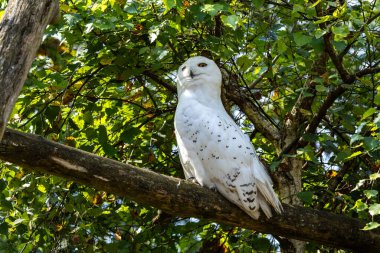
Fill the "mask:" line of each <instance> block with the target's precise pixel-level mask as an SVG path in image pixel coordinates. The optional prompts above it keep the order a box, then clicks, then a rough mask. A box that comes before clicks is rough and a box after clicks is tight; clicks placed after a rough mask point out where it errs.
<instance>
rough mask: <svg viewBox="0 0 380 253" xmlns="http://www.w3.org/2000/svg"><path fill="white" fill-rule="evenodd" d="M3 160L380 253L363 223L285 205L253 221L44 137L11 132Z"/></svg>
mask: <svg viewBox="0 0 380 253" xmlns="http://www.w3.org/2000/svg"><path fill="white" fill-rule="evenodd" d="M0 159H2V160H4V161H8V162H12V163H14V164H17V165H20V166H22V167H25V168H29V169H31V170H35V171H39V172H43V173H47V174H53V175H57V176H60V177H64V178H67V179H70V180H73V181H76V182H79V183H83V184H86V185H89V186H92V187H95V188H97V189H99V190H105V191H108V192H112V193H115V194H118V195H120V196H126V197H128V198H130V199H131V200H134V201H136V202H139V203H141V204H145V205H151V206H154V207H157V208H160V209H162V210H163V211H165V212H167V213H170V214H173V215H177V216H182V217H188V216H192V217H199V218H204V219H208V220H212V221H215V222H219V223H224V224H228V225H232V226H239V227H245V228H248V229H253V230H256V231H260V232H263V233H272V234H276V235H279V236H286V237H290V238H296V239H300V240H307V241H314V242H317V243H321V244H325V245H330V246H333V247H337V248H349V249H353V250H360V251H361V252H378V249H379V248H380V229H377V230H372V231H363V230H361V228H363V227H364V222H363V221H361V220H358V219H353V218H350V217H346V216H344V215H337V214H333V213H328V212H323V211H318V210H313V209H310V208H304V207H293V206H290V205H284V209H285V212H284V214H283V215H276V216H274V217H273V218H271V219H269V220H267V219H266V218H265V217H264V216H262V218H261V219H260V220H258V221H256V220H253V219H251V218H250V217H249V216H248V215H246V214H245V213H244V212H243V211H241V210H240V209H239V208H237V207H236V206H234V205H233V204H231V203H230V202H228V201H227V200H226V199H224V198H223V197H222V196H221V195H219V194H218V193H216V192H213V191H211V190H209V189H206V188H202V187H200V186H198V185H196V184H193V183H191V182H187V181H184V180H180V179H178V178H173V177H168V176H164V175H160V174H157V173H154V172H152V171H149V170H147V169H140V168H137V167H134V166H131V165H128V164H124V163H120V162H117V161H114V160H111V159H108V158H103V157H99V156H96V155H94V154H90V153H87V152H84V151H81V150H77V149H74V148H71V147H67V146H64V145H61V144H57V143H55V142H52V141H48V140H45V139H43V138H42V137H39V136H36V135H32V134H25V133H21V132H18V131H15V130H9V129H7V130H6V132H5V135H4V138H3V140H2V142H1V143H0Z"/></svg>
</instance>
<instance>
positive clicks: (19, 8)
mask: <svg viewBox="0 0 380 253" xmlns="http://www.w3.org/2000/svg"><path fill="white" fill-rule="evenodd" d="M58 13H59V2H58V0H10V1H9V2H8V6H7V8H6V9H5V13H4V16H3V18H2V20H1V23H0V56H1V58H0V98H1V99H0V140H1V138H2V136H3V134H4V131H5V128H6V124H7V122H8V119H9V116H10V114H11V112H12V110H13V107H14V104H15V103H16V100H17V97H18V95H19V93H20V91H21V89H22V87H23V85H24V82H25V79H26V77H27V74H28V71H29V69H30V67H31V65H32V62H33V59H34V57H35V55H36V51H37V49H38V47H39V45H40V43H41V40H42V36H43V32H44V30H45V28H46V26H47V25H48V23H49V22H51V21H52V19H53V18H55V17H56V16H57V15H58Z"/></svg>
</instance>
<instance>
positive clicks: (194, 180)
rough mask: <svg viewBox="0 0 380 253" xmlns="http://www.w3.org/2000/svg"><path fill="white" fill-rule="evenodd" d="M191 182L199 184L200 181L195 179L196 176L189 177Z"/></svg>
mask: <svg viewBox="0 0 380 253" xmlns="http://www.w3.org/2000/svg"><path fill="white" fill-rule="evenodd" d="M186 180H188V181H190V182H193V183H194V184H199V183H198V181H197V180H196V179H195V177H189V178H188V179H186Z"/></svg>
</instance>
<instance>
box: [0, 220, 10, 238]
mask: <svg viewBox="0 0 380 253" xmlns="http://www.w3.org/2000/svg"><path fill="white" fill-rule="evenodd" d="M8 228H9V226H8V223H6V222H2V223H1V224H0V234H1V235H6V236H8Z"/></svg>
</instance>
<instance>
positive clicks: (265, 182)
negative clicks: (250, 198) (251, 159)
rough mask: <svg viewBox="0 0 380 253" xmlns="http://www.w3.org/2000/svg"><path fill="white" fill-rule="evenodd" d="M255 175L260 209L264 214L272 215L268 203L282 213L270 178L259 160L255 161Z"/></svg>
mask: <svg viewBox="0 0 380 253" xmlns="http://www.w3.org/2000/svg"><path fill="white" fill-rule="evenodd" d="M254 166H255V172H256V173H255V177H256V185H257V189H258V197H259V201H260V202H259V203H260V206H261V209H262V210H263V212H264V213H265V215H266V216H267V217H268V218H270V217H271V216H272V214H271V212H270V207H269V206H268V203H269V204H270V205H271V206H272V207H273V208H274V210H275V211H276V212H277V213H279V214H280V213H282V211H283V208H282V205H281V202H280V200H279V199H278V197H277V195H276V193H275V192H274V190H273V186H272V184H273V183H272V180H271V178H270V177H269V175H268V173H267V172H266V170H265V168H264V166H263V165H262V164H261V162H260V161H255V164H254ZM268 214H269V215H268Z"/></svg>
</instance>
